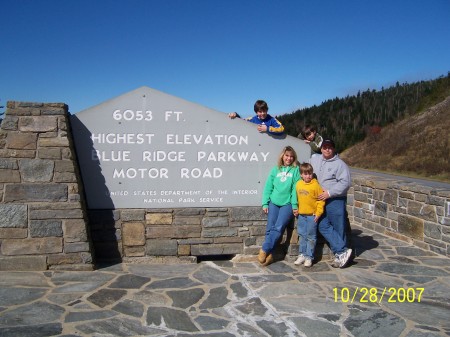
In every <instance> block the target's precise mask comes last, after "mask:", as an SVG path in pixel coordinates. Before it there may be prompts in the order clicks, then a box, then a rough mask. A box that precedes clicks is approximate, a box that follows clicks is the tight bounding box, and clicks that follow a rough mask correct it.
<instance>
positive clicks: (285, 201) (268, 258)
mask: <svg viewBox="0 0 450 337" xmlns="http://www.w3.org/2000/svg"><path fill="white" fill-rule="evenodd" d="M299 179H300V172H299V169H298V161H297V153H295V150H294V149H293V148H292V147H291V146H286V147H285V148H283V151H281V154H280V157H279V158H278V165H277V166H275V167H274V168H273V169H272V170H271V171H270V174H269V177H268V178H267V181H266V185H265V187H264V192H263V200H262V208H263V211H264V213H266V214H267V226H266V236H265V239H264V243H263V245H262V249H261V250H260V251H259V254H258V261H259V263H261V264H262V265H264V266H267V265H269V264H271V263H272V262H273V255H272V251H273V249H274V247H275V244H276V243H277V241H278V240H279V239H280V237H281V235H282V234H283V231H284V229H285V228H286V226H287V225H288V224H289V223H290V222H291V221H292V219H293V218H294V211H297V209H298V202H297V193H296V191H295V185H296V184H297V181H298V180H299Z"/></svg>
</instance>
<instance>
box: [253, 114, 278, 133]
mask: <svg viewBox="0 0 450 337" xmlns="http://www.w3.org/2000/svg"><path fill="white" fill-rule="evenodd" d="M245 120H246V121H249V122H252V123H254V124H264V125H267V133H269V134H271V135H277V136H279V135H282V134H283V133H284V126H283V124H281V123H280V121H278V119H276V118H275V117H272V116H271V115H267V117H266V118H264V119H259V118H258V116H257V115H255V116H253V117H248V118H246V119H245Z"/></svg>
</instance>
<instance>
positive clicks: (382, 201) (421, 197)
mask: <svg viewBox="0 0 450 337" xmlns="http://www.w3.org/2000/svg"><path fill="white" fill-rule="evenodd" d="M347 208H348V212H349V215H350V221H351V222H352V223H355V224H358V225H360V226H362V227H365V228H368V229H371V230H374V231H376V232H379V233H383V234H385V235H388V236H391V237H394V238H396V239H400V240H403V241H407V242H409V243H411V244H414V245H416V246H418V247H420V248H423V249H426V250H430V251H433V252H435V253H437V254H441V255H447V256H450V190H448V189H444V188H431V187H427V186H421V185H418V184H414V183H408V182H404V181H403V182H402V181H395V180H388V179H381V178H378V177H370V176H358V177H353V179H352V188H351V190H350V193H349V198H348V205H347Z"/></svg>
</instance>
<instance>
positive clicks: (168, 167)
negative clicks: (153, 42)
mask: <svg viewBox="0 0 450 337" xmlns="http://www.w3.org/2000/svg"><path fill="white" fill-rule="evenodd" d="M269 106H270V102H269ZM251 108H252V107H249V109H251ZM269 113H270V111H269ZM71 124H72V131H73V137H74V142H75V147H76V152H77V156H78V162H79V166H80V170H81V175H82V179H83V184H84V187H85V191H86V199H87V203H88V207H89V208H90V209H115V208H177V207H233V206H259V205H260V204H261V198H262V192H263V189H264V183H265V180H266V178H267V176H268V174H269V172H270V169H271V168H272V167H273V166H274V165H275V164H276V162H277V159H278V156H279V154H280V152H281V151H282V149H283V147H284V146H287V145H291V146H293V147H294V149H295V150H296V151H297V154H298V156H299V161H300V162H302V161H307V160H308V159H309V153H310V149H309V147H308V146H307V145H306V144H304V143H303V142H302V141H300V140H299V139H297V138H294V137H291V136H282V137H273V136H270V135H268V134H265V133H264V134H263V133H258V131H257V130H256V125H255V124H252V123H249V122H247V121H245V120H241V119H234V120H232V119H230V118H228V116H227V114H226V113H223V112H219V111H216V110H213V109H210V108H207V107H204V106H202V105H199V104H196V103H192V102H189V101H186V100H183V99H181V98H178V97H174V96H171V95H168V94H165V93H163V92H160V91H157V90H154V89H151V88H148V87H141V88H138V89H136V90H134V91H131V92H129V93H126V94H124V95H121V96H119V97H116V98H114V99H111V100H109V101H106V102H104V103H101V104H99V105H97V106H94V107H92V108H89V109H87V110H84V111H81V112H78V113H76V114H74V115H72V116H71Z"/></svg>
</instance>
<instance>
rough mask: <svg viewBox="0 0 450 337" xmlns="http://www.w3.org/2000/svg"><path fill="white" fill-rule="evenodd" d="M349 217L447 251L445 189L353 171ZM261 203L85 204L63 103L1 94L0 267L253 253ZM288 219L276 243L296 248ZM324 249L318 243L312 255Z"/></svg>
mask: <svg viewBox="0 0 450 337" xmlns="http://www.w3.org/2000/svg"><path fill="white" fill-rule="evenodd" d="M347 209H348V213H349V218H350V221H351V223H352V224H357V225H360V226H362V227H365V228H368V229H371V230H374V231H377V232H380V233H383V234H386V235H389V236H392V237H395V238H397V239H401V240H404V241H408V242H410V243H412V244H414V245H417V246H419V247H421V248H424V249H427V250H430V251H433V252H435V253H438V254H441V255H447V256H449V255H450V191H449V190H444V189H433V188H429V187H425V186H420V185H417V184H411V183H404V182H403V183H402V182H398V181H389V180H385V179H380V178H374V177H370V176H356V177H353V184H352V188H351V189H350V191H349V197H348V204H347ZM265 226H266V215H265V214H264V213H263V212H262V210H261V207H232V208H179V209H115V210H95V209H89V210H88V209H86V207H85V200H84V194H83V190H82V183H81V178H80V175H79V173H78V165H77V163H76V159H75V152H74V148H73V145H72V136H71V133H70V125H69V118H68V109H67V106H66V105H65V104H62V103H53V104H52V103H50V104H43V103H26V102H8V105H7V111H6V115H5V119H4V120H3V122H2V124H1V128H0V271H1V270H46V269H72V270H91V269H93V263H94V262H93V260H94V252H95V257H96V258H97V259H98V260H113V261H125V262H144V261H147V260H149V259H150V260H151V259H158V260H161V261H167V260H170V259H176V260H177V261H183V260H185V261H187V262H193V261H196V259H197V258H198V257H205V256H217V255H230V256H233V255H240V256H241V258H243V259H245V258H246V257H250V258H253V259H254V258H255V255H256V254H257V253H258V250H259V249H260V247H261V245H262V242H263V240H264V233H265ZM295 226H296V224H295V223H292V224H291V226H289V227H288V229H287V231H286V232H285V234H284V237H283V241H282V244H281V245H280V246H279V247H278V250H277V252H275V257H276V258H277V253H279V254H280V255H279V257H280V258H283V257H284V254H285V253H287V254H289V255H296V254H297V251H298V237H297V233H296V230H295ZM326 253H329V250H328V248H327V247H326V245H324V244H323V242H321V243H320V244H319V245H318V252H317V255H318V257H319V258H320V255H322V254H326Z"/></svg>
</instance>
